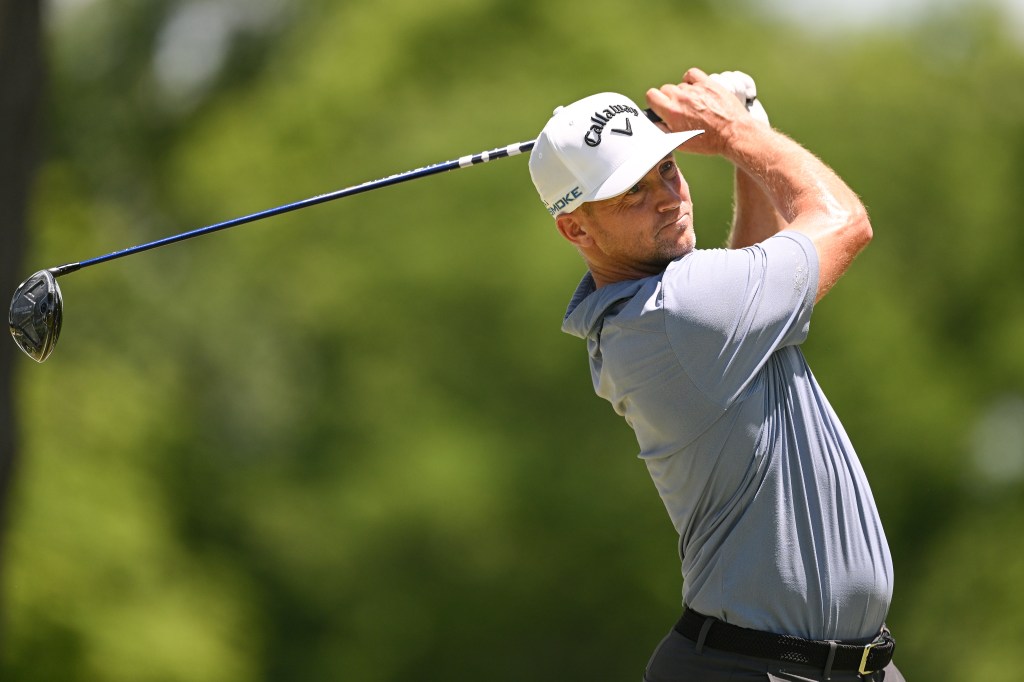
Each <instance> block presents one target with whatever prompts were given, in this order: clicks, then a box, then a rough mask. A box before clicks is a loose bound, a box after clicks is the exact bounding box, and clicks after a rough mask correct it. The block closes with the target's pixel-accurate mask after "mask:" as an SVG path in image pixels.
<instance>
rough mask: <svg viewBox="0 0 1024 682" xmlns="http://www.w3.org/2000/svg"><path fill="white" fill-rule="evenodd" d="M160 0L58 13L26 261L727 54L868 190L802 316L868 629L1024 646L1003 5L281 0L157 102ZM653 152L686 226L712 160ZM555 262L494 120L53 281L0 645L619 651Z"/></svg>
mask: <svg viewBox="0 0 1024 682" xmlns="http://www.w3.org/2000/svg"><path fill="white" fill-rule="evenodd" d="M224 4H225V5H226V6H227V5H230V6H234V5H233V4H232V3H227V2H225V3H224ZM263 4H267V3H263ZM141 5H145V6H144V7H143V6H141ZM181 6H182V4H181V3H175V2H170V1H169V0H168V1H166V2H155V3H148V4H146V3H125V2H115V1H114V0H108V1H106V2H102V1H97V2H94V3H91V4H88V3H87V4H84V5H82V6H80V7H79V8H78V9H77V10H76V11H77V12H78V14H77V15H75V16H74V17H73V19H74V21H66V22H61V23H58V24H55V26H54V29H53V31H52V34H51V45H52V54H53V72H54V82H55V87H54V91H53V93H52V114H51V132H50V140H49V141H50V154H49V155H48V159H47V162H46V164H45V167H44V169H43V171H42V173H41V177H40V182H39V191H38V196H37V198H36V202H35V219H34V224H33V231H32V240H33V250H32V253H31V258H30V261H31V262H36V263H38V264H39V266H40V267H42V266H43V265H55V264H59V263H62V262H66V261H69V260H79V259H84V258H88V257H90V256H93V255H98V254H100V253H106V252H108V251H111V250H114V249H117V248H122V247H124V246H127V245H130V244H135V243H141V242H144V241H148V240H150V239H154V238H158V237H160V236H164V235H168V234H172V233H176V232H179V231H182V230H184V229H187V228H189V227H195V226H200V225H203V224H209V223H213V222H216V221H219V220H222V219H225V218H229V217H233V216H236V215H241V214H245V213H249V212H252V211H256V210H260V209H263V208H267V207H270V206H274V205H278V204H282V203H286V202H289V201H293V200H296V199H299V198H303V197H306V196H310V195H313V194H316V193H319V192H326V191H330V190H333V189H337V188H340V187H344V186H348V185H352V184H356V183H358V182H362V181H364V180H368V179H371V178H376V177H381V176H385V175H389V174H391V173H393V172H397V171H401V170H407V169H411V168H415V167H417V166H422V165H425V164H428V163H432V162H436V161H440V160H445V159H449V158H454V157H457V156H460V155H463V154H466V153H470V152H475V151H480V150H484V149H489V148H491V147H496V146H499V145H504V144H507V143H510V142H514V141H519V140H523V139H529V138H530V137H532V136H533V135H535V134H536V132H537V131H538V130H539V129H540V127H541V126H542V125H543V123H544V121H545V120H546V118H547V116H548V114H549V113H550V111H551V110H552V109H553V108H554V107H555V106H557V105H559V104H564V103H566V102H568V101H571V100H573V99H576V98H578V97H581V96H584V95H586V94H590V93H591V92H594V91H597V90H603V89H609V90H619V91H623V92H626V93H628V94H630V95H632V96H634V97H635V98H637V99H642V97H643V93H644V91H645V90H646V88H647V87H650V86H657V85H660V84H662V83H664V82H671V81H673V80H675V79H678V77H679V76H680V74H681V73H682V72H683V70H684V69H685V68H686V67H688V66H690V65H697V66H701V67H702V68H704V69H705V70H707V71H709V72H710V71H717V70H726V69H734V68H740V69H744V70H747V71H749V72H750V73H752V74H753V75H754V76H755V77H756V78H757V80H758V83H759V87H760V90H761V93H762V99H763V101H764V104H765V106H766V108H767V109H768V112H769V114H770V115H771V117H772V120H773V122H774V123H775V125H776V126H777V127H779V128H780V129H782V130H784V131H786V132H787V133H789V134H791V135H792V136H794V137H795V138H796V139H798V140H800V141H801V142H802V143H804V144H805V145H806V146H808V147H809V148H810V149H812V150H814V151H815V152H816V153H818V154H819V155H820V156H821V157H822V158H823V159H825V160H826V161H827V162H828V163H830V164H831V165H832V166H833V167H835V168H836V169H837V170H838V171H839V172H840V174H841V175H843V177H844V178H846V179H847V180H848V181H849V182H850V184H851V185H852V186H853V187H854V188H855V189H856V190H857V191H858V192H859V193H860V194H861V195H862V196H863V197H864V199H865V201H866V203H867V204H868V206H869V209H870V211H871V215H872V222H873V225H874V228H875V235H876V238H875V241H874V243H873V244H872V246H871V247H870V248H869V249H868V251H867V252H866V253H865V255H864V256H862V257H861V259H860V260H859V261H858V262H857V263H856V265H855V267H854V268H853V269H852V271H851V273H850V274H849V275H848V276H847V277H846V279H845V280H844V281H843V282H842V283H841V284H840V285H839V286H838V287H837V288H836V290H835V291H834V292H833V293H831V294H830V295H829V298H828V299H826V301H825V302H823V303H822V305H821V306H820V307H819V309H818V310H817V311H816V313H815V320H814V324H813V333H812V334H811V338H810V341H809V342H808V343H807V345H806V352H807V354H808V356H809V358H810V361H811V364H812V366H813V367H814V368H815V372H816V374H817V376H818V378H819V380H820V381H821V382H822V384H823V385H824V386H825V389H826V391H827V392H828V394H829V396H830V399H831V400H832V402H833V405H834V406H835V407H836V409H837V411H838V412H839V414H840V415H841V417H842V418H843V420H844V423H845V424H846V426H847V430H848V431H849V432H850V433H851V436H852V438H853V440H854V442H855V443H856V445H857V447H858V451H859V453H860V455H861V458H862V460H863V462H864V464H865V467H866V468H867V470H868V472H869V476H870V477H871V480H872V482H873V487H874V491H875V494H876V497H877V499H878V502H879V505H880V507H881V509H882V511H883V520H884V521H885V522H886V526H887V530H888V534H889V540H890V543H891V545H892V547H893V550H894V552H895V555H896V562H897V565H896V570H897V582H896V598H895V602H894V604H893V610H892V615H891V619H890V624H891V625H892V627H893V629H894V631H895V633H896V636H897V638H898V639H899V640H900V657H899V659H898V660H899V663H900V666H901V667H902V668H903V669H904V671H905V672H906V673H907V675H908V676H910V677H913V678H920V679H946V678H948V670H949V669H948V666H946V665H945V663H944V662H943V661H942V660H937V659H936V657H935V656H934V652H935V651H936V650H942V651H946V650H951V649H953V648H956V647H955V644H956V643H958V642H954V641H950V642H949V644H948V646H943V643H944V642H945V640H947V639H949V638H951V637H958V638H959V632H960V631H959V629H958V628H949V627H948V625H947V624H948V622H949V615H951V614H956V615H957V622H960V621H961V620H967V621H968V622H969V623H971V624H972V625H971V631H972V632H980V633H984V635H985V641H986V642H987V644H986V646H984V647H976V646H975V647H972V648H970V649H966V650H963V649H958V651H960V654H959V658H958V665H961V666H962V667H961V668H959V669H957V671H956V675H955V679H958V680H973V679H977V680H983V679H984V680H992V679H1010V678H1009V677H1004V678H1000V677H999V675H1001V674H1002V675H1006V673H1003V672H1002V671H1007V670H1018V669H1019V668H1020V661H1019V660H1018V659H1019V647H1015V646H1013V643H1014V642H1016V641H1019V639H1020V633H1021V630H1022V629H1024V616H1022V615H1021V614H1022V613H1024V609H1022V608H1020V605H1019V602H1020V601H1021V599H1022V594H1024V592H1021V590H1020V588H1019V587H1017V582H1018V580H1017V577H1018V576H1019V573H1020V571H1019V565H1020V563H1021V559H1020V552H1019V550H1013V549H1012V548H1013V547H1016V546H1017V545H1018V543H1017V542H1016V541H1015V535H1016V533H1015V529H1016V528H1017V527H1019V523H1020V522H1021V521H1022V520H1024V508H1022V505H1021V504H1020V502H1019V499H1020V491H1021V481H1020V480H997V481H992V480H988V479H985V478H984V476H983V475H982V474H980V473H978V470H977V467H975V465H974V461H975V459H974V458H975V457H976V453H975V452H974V450H972V447H974V446H972V443H975V442H977V441H978V439H977V438H976V437H975V436H976V428H977V425H978V424H979V423H985V422H984V419H985V416H986V415H987V414H989V413H990V412H991V410H992V409H993V405H998V404H1000V401H1001V400H1003V399H1004V398H1005V397H1006V396H1011V397H1013V396H1020V395H1021V394H1022V393H1024V360H1022V356H1021V354H1020V352H1019V350H1018V349H1019V348H1020V347H1021V343H1022V342H1024V316H1022V314H1021V310H1022V304H1024V301H1022V296H1024V294H1022V292H1024V286H1022V285H1024V271H1022V269H1021V268H1020V267H1019V266H1018V265H1017V259H1018V254H1019V253H1021V251H1022V247H1024V237H1022V236H1021V234H1022V233H1021V232H1020V230H1018V229H1017V223H1018V221H1017V220H1016V215H1015V214H1016V211H1017V206H1016V201H1015V197H1016V188H1017V187H1019V185H1020V183H1021V180H1022V178H1024V161H1022V159H1024V124H1022V123H1021V122H1022V121H1024V116H1022V114H1024V91H1022V90H1021V89H1020V88H1019V87H1016V86H1014V85H1013V84H1018V83H1020V82H1022V77H1024V59H1022V55H1021V51H1020V47H1019V45H1018V44H1016V43H1013V42H1012V40H1011V38H1010V37H1009V36H1008V34H1006V33H1004V31H1003V29H1002V27H1001V25H1000V23H999V20H998V17H997V16H995V15H992V14H989V13H986V12H975V13H971V14H967V15H964V16H954V17H949V18H946V19H936V20H934V21H933V22H930V23H928V24H926V25H923V26H920V27H918V28H916V29H914V30H913V31H911V32H908V33H904V34H891V33H884V32H879V33H876V34H865V35H860V36H857V37H855V38H847V39H843V40H839V39H834V40H829V41H825V40H823V39H814V38H813V37H808V36H806V35H802V34H800V33H798V32H796V31H795V30H794V29H791V28H787V27H785V26H780V25H775V24H771V23H770V22H768V21H767V20H765V19H758V20H757V21H750V19H749V17H748V16H745V13H744V12H742V11H741V9H742V6H741V5H740V4H739V3H736V2H732V3H707V4H704V3H698V4H692V5H690V4H688V6H686V7H683V6H681V5H680V4H679V3H669V2H652V3H640V4H639V5H638V4H637V3H612V2H606V1H596V2H591V3H588V4H587V5H586V11H585V12H584V11H575V12H574V13H573V14H572V15H571V21H570V20H569V19H570V15H567V14H566V11H567V10H566V8H565V7H564V6H562V5H560V4H558V3H543V2H539V1H533V2H528V1H522V0H517V1H512V0H492V1H491V2H469V1H468V0H441V1H439V2H433V3H422V2H396V3H381V4H370V3H327V2H314V1H313V0H310V1H309V2H305V3H294V4H292V5H288V6H287V7H288V10H287V11H282V12H281V13H280V14H279V15H278V18H277V21H276V23H274V24H273V25H269V26H265V27H264V28H263V29H262V32H256V33H249V34H245V35H244V36H242V37H240V38H238V40H239V41H240V42H237V43H236V46H238V47H239V49H238V50H236V52H234V53H232V55H233V57H232V58H231V59H228V60H227V61H226V62H225V68H224V70H223V71H221V72H220V74H219V76H218V79H217V80H216V81H215V83H214V85H213V87H210V88H208V89H207V90H205V91H204V92H203V96H202V97H198V98H197V99H196V100H195V101H190V102H186V103H178V104H177V105H171V104H168V102H167V100H166V99H165V98H163V97H162V96H161V94H160V85H159V83H158V82H157V81H156V80H155V78H154V76H153V71H152V56H153V51H154V45H155V44H156V43H157V42H158V41H159V36H160V35H161V27H162V26H165V25H166V23H167V21H168V18H169V17H170V16H172V15H173V12H175V11H178V10H179V9H180V7H181ZM712 8H714V9H712ZM683 167H684V171H685V172H686V174H687V176H688V179H689V181H690V184H691V187H692V189H693V191H694V193H695V195H696V198H697V202H698V204H697V215H698V221H699V225H698V229H699V233H700V241H701V243H702V244H703V245H717V244H720V243H721V242H722V240H723V239H724V236H725V233H726V229H727V225H728V221H729V216H730V201H731V186H730V181H731V171H730V169H729V168H728V167H727V165H725V164H724V163H721V162H719V161H718V160H715V159H698V158H684V159H683ZM581 274H582V264H581V262H580V261H579V259H578V257H577V256H576V255H575V254H574V253H573V252H572V250H571V248H570V247H568V245H566V244H564V243H562V242H561V241H560V240H559V239H558V237H557V235H556V234H555V232H554V230H553V229H552V227H551V225H550V221H549V219H548V218H547V216H546V214H545V212H544V211H543V209H542V208H541V205H540V203H539V201H538V200H537V198H536V196H535V193H534V191H533V188H532V186H531V184H530V181H529V177H528V174H527V171H526V161H525V159H523V158H519V159H509V160H503V161H500V162H497V163H494V164H489V165H486V166H482V167H479V168H475V169H473V170H465V171H460V172H458V173H453V174H450V175H444V176H435V177H432V178H429V179H424V180H420V181H417V182H415V183H411V184H406V185H401V186H398V187H393V188H390V189H386V190H380V191H377V192H373V193H370V194H367V195H362V196H359V197H353V198H350V199H346V200H344V201H341V202H336V203H331V204H326V205H323V206H319V207H317V208H311V209H308V210H304V211H301V212H299V213H297V214H291V215H287V216H281V217H279V218H275V219H272V220H269V221H264V222H261V223H257V224H254V225H250V226H246V227H240V228H236V229H234V230H231V231H228V232H224V233H220V234H218V235H215V236H209V237H203V238H201V239H199V240H196V241H192V242H189V243H188V244H183V245H179V246H176V247H171V248H167V249H161V250H160V251H156V252H152V253H149V254H146V255H140V256H138V257H135V258H131V259H126V260H124V261H118V262H116V263H111V264H109V265H105V266H104V267H102V268H96V269H89V270H86V271H83V272H82V273H78V274H75V275H72V276H69V277H68V278H67V279H66V280H62V286H63V288H64V294H65V303H66V310H65V330H64V338H63V339H62V341H61V345H60V347H59V348H58V350H57V352H56V353H55V354H54V356H53V357H52V358H51V359H50V360H48V361H47V363H46V364H45V365H42V366H30V365H29V364H25V365H24V366H23V368H22V370H21V372H20V376H19V385H18V387H17V390H18V396H19V401H18V402H19V404H20V405H22V413H21V415H20V418H21V422H22V424H23V426H24V442H23V443H22V452H23V466H22V469H21V471H20V472H19V481H18V488H17V495H16V498H15V500H14V507H13V527H12V529H11V533H10V536H9V543H10V548H9V552H8V556H10V563H9V565H8V566H7V567H6V568H5V580H6V583H5V585H4V586H3V589H4V595H5V606H6V612H5V615H4V622H3V629H4V634H5V642H4V647H3V653H2V654H0V676H2V677H3V678H4V679H17V680H25V681H31V680H53V679H61V680H104V681H118V680H131V681H133V682H139V681H145V680H154V681H155V680H161V681H163V680H189V681H199V682H202V681H204V680H217V681H230V680H261V679H262V680H348V679H352V680H362V681H365V682H374V681H377V680H380V681H384V680H398V679H430V680H433V679H437V680H454V679H477V678H487V679H492V680H522V679H529V680H545V679H550V680H555V679H559V680H560V679H565V678H566V677H569V678H573V679H575V678H579V679H637V678H638V677H639V674H640V670H641V669H642V666H643V663H644V661H645V660H646V658H647V656H648V655H649V653H650V651H651V650H652V649H653V647H654V645H655V644H656V643H657V641H658V639H659V638H660V637H661V636H662V634H663V633H664V632H665V631H667V629H668V627H669V626H670V624H671V623H672V621H673V618H674V617H675V615H676V612H677V610H678V608H679V602H678V595H679V590H680V584H679V577H678V565H677V558H676V556H675V551H674V542H675V535H674V532H673V530H672V528H671V525H670V524H669V523H668V521H667V518H666V516H665V514H664V511H663V509H662V508H661V506H660V502H659V501H658V500H657V497H656V494H655V491H654V490H653V488H652V486H651V485H650V482H649V480H648V479H647V476H646V472H645V470H644V468H643V465H642V464H641V463H640V462H638V461H637V460H636V459H635V458H634V457H633V455H634V453H635V451H636V445H635V442H634V441H633V438H632V434H631V433H630V432H629V430H628V429H627V427H626V426H625V424H623V423H621V421H620V420H619V419H618V418H617V417H615V416H614V414H613V413H612V411H611V410H610V408H609V407H608V406H607V405H606V404H603V403H601V402H600V401H599V400H598V399H597V398H596V397H594V396H593V394H592V392H591V387H590V383H589V376H588V371H587V367H586V358H585V352H584V349H583V346H582V344H581V343H580V342H579V341H578V340H576V339H574V338H571V337H568V336H566V335H563V334H561V333H560V332H559V330H558V327H559V323H560V321H561V314H562V311H563V310H564V308H565V304H566V303H567V301H568V298H569V295H570V294H571V292H572V289H573V287H574V286H575V284H576V282H577V280H578V278H579V276H580V275H581ZM1010 456H1013V453H1012V452H1011V453H1010ZM1016 456H1018V457H1024V453H1017V454H1016ZM965 614H966V616H965Z"/></svg>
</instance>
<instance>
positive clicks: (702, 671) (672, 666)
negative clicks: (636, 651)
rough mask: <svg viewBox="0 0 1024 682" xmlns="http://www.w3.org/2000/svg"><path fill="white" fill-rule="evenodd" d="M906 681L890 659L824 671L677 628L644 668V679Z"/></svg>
mask: <svg viewBox="0 0 1024 682" xmlns="http://www.w3.org/2000/svg"><path fill="white" fill-rule="evenodd" d="M741 680H761V682H770V681H771V682H775V681H782V682H826V681H828V680H831V681H832V682H863V681H865V680H867V681H869V682H883V681H884V682H906V681H905V680H904V679H903V675H902V674H901V673H900V671H899V670H897V669H896V666H895V664H893V663H890V664H889V665H888V666H887V667H886V668H885V670H879V671H878V672H876V673H873V674H871V675H868V676H866V677H861V676H860V675H858V674H857V673H855V672H848V671H835V670H833V671H831V675H830V676H829V677H825V671H824V670H819V669H818V668H812V667H810V666H806V665H799V664H795V663H784V662H782V661H772V660H768V659H765V658H753V657H751V656H742V655H740V654H733V653H729V652H726V651H717V650H715V649H710V648H708V647H704V648H703V650H702V651H701V652H700V653H697V645H696V643H695V642H691V641H690V640H688V639H687V638H685V637H683V636H682V635H680V634H679V633H678V632H676V631H675V630H672V631H670V632H669V633H668V636H666V637H665V639H663V640H661V644H659V645H658V648H657V649H655V651H654V655H653V656H651V660H650V662H649V663H648V664H647V670H646V671H645V672H644V682H740V681H741Z"/></svg>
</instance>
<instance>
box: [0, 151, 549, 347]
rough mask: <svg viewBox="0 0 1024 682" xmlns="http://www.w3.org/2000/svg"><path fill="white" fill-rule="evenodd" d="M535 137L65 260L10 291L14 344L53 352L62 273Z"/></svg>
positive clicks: (479, 157) (478, 158)
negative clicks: (108, 250) (157, 237)
mask: <svg viewBox="0 0 1024 682" xmlns="http://www.w3.org/2000/svg"><path fill="white" fill-rule="evenodd" d="M534 142H535V141H534V140H530V141H528V142H517V143H515V144H510V145H508V146H506V147H499V148H497V149H491V150H489V151H485V152H480V153H479V154H472V155H470V156H462V157H459V158H458V159H452V160H451V161H444V162H442V163H436V164H433V165H430V166H424V167H423V168H417V169H415V170H411V171H406V172H404V173H398V174H396V175H390V176H388V177H386V178H381V179H379V180H371V181H369V182H364V183H362V184H360V185H354V186H352V187H347V188H345V189H340V190H337V191H335V192H330V193H328V194H320V195H317V196H315V197H310V198H309V199H303V200H301V201H296V202H294V203H291V204H285V205H283V206H277V207H275V208H270V209H267V210H265V211H260V212H259V213H252V214H250V215H246V216H242V217H240V218H234V219H232V220H226V221H224V222H221V223H215V224H213V225H208V226H206V227H201V228H198V229H195V230H191V231H189V232H182V233H181V234H176V235H173V236H170V237H165V238H163V239H158V240H156V241H152V242H148V243H146V244H140V245H139V246H133V247H131V248H128V249H123V250H121V251H114V252H112V253H108V254H105V255H103V256H97V257H96V258H91V259H89V260H84V261H79V262H77V263H67V264H66V265H60V266H57V267H53V268H48V269H46V270H40V271H39V272H36V273H35V274H33V275H32V276H31V277H29V278H28V279H26V280H25V281H24V282H22V283H21V284H20V285H19V286H18V288H17V289H15V291H14V296H13V298H12V299H11V309H10V312H9V313H8V318H7V320H8V323H9V325H10V328H11V336H13V337H14V342H15V343H17V344H18V347H19V348H21V350H22V351H24V352H25V354H26V355H28V356H29V357H30V358H32V359H33V360H35V361H36V362H43V361H44V360H46V358H47V357H49V355H50V353H52V352H53V349H54V346H56V345H57V339H58V338H59V337H60V329H61V322H62V320H63V316H64V299H63V297H62V295H61V291H60V287H59V286H58V285H57V278H58V277H61V276H62V275H66V274H69V273H72V272H75V271H77V270H81V269H83V268H87V267H89V266H91V265H99V264H100V263H106V262H107V261H111V260H114V259H117V258H124V257H125V256H130V255H132V254H135V253H141V252H143V251H148V250H150V249H156V248H159V247H161V246H167V245H168V244H174V243H176V242H181V241H185V240H186V239H191V238H193V237H198V236H200V235H204V234H209V233H211V232H217V231H219V230H226V229H227V228H229V227H235V226H237V225H243V224H245V223H251V222H254V221H256V220H262V219H264V218H269V217H271V216H276V215H280V214H282V213H288V212H290V211H297V210H298V209H300V208H306V207H308V206H315V205H316V204H322V203H324V202H327V201H333V200H335V199H341V198H342V197H348V196H352V195H353V194H359V193H361V192H369V191H370V190H373V189H378V188H380V187H388V186H390V185H396V184H398V183H400V182H406V181H408V180H415V179H417V178H423V177H426V176H428V175H435V174H437V173H443V172H445V171H450V170H456V169H458V168H467V167H469V166H475V165H477V164H481V163H487V162H488V161H493V160H495V159H501V158H505V157H506V156H517V155H519V154H522V153H524V152H528V151H530V150H531V149H533V145H534Z"/></svg>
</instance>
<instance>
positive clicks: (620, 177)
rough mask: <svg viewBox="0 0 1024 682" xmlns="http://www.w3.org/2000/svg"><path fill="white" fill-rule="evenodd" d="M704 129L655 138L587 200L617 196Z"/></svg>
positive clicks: (609, 177)
mask: <svg viewBox="0 0 1024 682" xmlns="http://www.w3.org/2000/svg"><path fill="white" fill-rule="evenodd" d="M703 132H704V131H703V130H686V131H684V132H681V133H665V135H664V136H662V137H659V138H657V139H655V140H653V141H652V142H651V143H650V144H649V145H647V147H646V149H644V150H643V151H642V152H640V153H637V154H635V155H633V156H632V157H631V158H630V159H629V160H628V161H626V162H625V163H624V164H622V165H621V166H619V167H618V168H616V169H615V172H614V173H612V174H611V175H610V176H608V179H607V180H605V181H604V182H603V183H601V184H600V185H599V186H598V187H596V188H595V189H594V191H593V193H592V196H590V197H587V198H586V201H601V200H602V199H611V198H612V197H617V196H619V195H620V194H622V193H623V192H626V191H627V190H629V189H630V188H631V187H633V185H635V184H636V183H638V182H640V179H641V178H643V177H644V176H645V175H647V173H648V172H649V171H650V170H651V169H652V168H654V167H655V166H656V165H657V164H658V162H659V161H661V160H662V159H663V158H665V157H666V156H668V155H669V154H671V153H672V151H673V150H675V149H676V148H678V147H679V146H680V145H682V144H683V143H684V142H686V141H687V140H689V139H691V138H694V137H696V136H698V135H700V134H701V133H703Z"/></svg>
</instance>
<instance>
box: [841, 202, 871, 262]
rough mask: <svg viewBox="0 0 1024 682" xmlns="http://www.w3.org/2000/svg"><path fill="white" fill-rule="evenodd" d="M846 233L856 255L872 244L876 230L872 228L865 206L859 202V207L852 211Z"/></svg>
mask: <svg viewBox="0 0 1024 682" xmlns="http://www.w3.org/2000/svg"><path fill="white" fill-rule="evenodd" d="M844 232H845V233H846V235H847V239H849V243H850V246H851V247H852V250H853V252H854V253H860V252H861V251H862V250H863V249H864V248H865V247H866V246H867V245H868V244H870V243H871V239H872V238H873V237H874V230H872V228H871V219H870V218H869V217H868V212H867V209H866V208H864V206H863V204H860V203H859V202H858V204H857V207H856V208H854V209H853V210H852V211H850V214H849V217H848V219H847V221H846V229H845V230H844Z"/></svg>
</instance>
